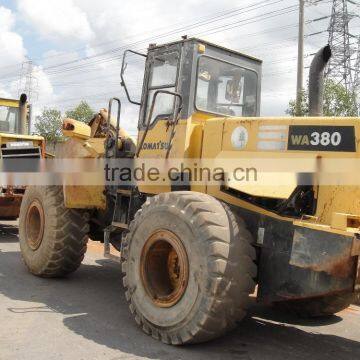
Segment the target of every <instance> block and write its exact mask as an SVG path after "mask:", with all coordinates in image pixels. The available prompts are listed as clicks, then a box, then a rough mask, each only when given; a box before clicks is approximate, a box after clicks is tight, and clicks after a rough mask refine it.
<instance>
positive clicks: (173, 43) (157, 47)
mask: <svg viewBox="0 0 360 360" xmlns="http://www.w3.org/2000/svg"><path fill="white" fill-rule="evenodd" d="M187 42H193V43H198V44H204V45H208V46H210V47H213V48H217V49H221V50H223V51H226V52H229V53H232V54H235V55H237V56H241V57H244V58H248V59H251V60H253V61H256V62H258V63H259V64H262V62H263V61H262V60H260V59H258V58H256V57H253V56H251V55H247V54H244V53H242V52H239V51H236V50H232V49H229V48H226V47H224V46H219V45H217V44H214V43H211V42H209V41H206V40H202V39H199V38H195V37H191V38H184V39H182V40H178V41H172V42H169V43H165V44H150V45H149V48H148V49H149V50H154V49H160V48H162V47H167V46H171V45H176V44H183V43H187Z"/></svg>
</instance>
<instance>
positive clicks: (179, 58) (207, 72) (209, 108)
mask: <svg viewBox="0 0 360 360" xmlns="http://www.w3.org/2000/svg"><path fill="white" fill-rule="evenodd" d="M124 62H126V59H124ZM261 64H262V62H261V60H258V59H256V58H253V57H250V56H247V55H244V54H242V53H239V52H236V51H233V50H229V49H226V48H223V47H220V46H217V45H214V44H211V43H209V42H206V41H203V40H199V39H195V38H191V39H183V40H181V41H178V42H173V43H169V44H165V45H156V44H152V45H150V46H149V49H148V53H147V56H146V62H145V73H144V82H143V89H142V95H141V101H138V102H135V101H133V100H131V98H130V99H129V100H130V101H131V102H133V103H137V104H138V105H140V116H139V130H141V129H144V127H146V123H147V120H148V117H149V113H150V110H151V105H152V102H153V98H154V94H155V93H156V92H157V91H165V90H166V91H169V92H173V93H177V94H179V95H180V96H181V98H182V108H181V113H180V118H181V119H188V118H189V117H190V116H192V115H193V114H195V113H202V114H209V115H211V117H216V116H221V117H224V116H246V117H249V116H259V114H260V91H261V89H260V87H261ZM123 83H124V81H123ZM125 86H126V84H125ZM128 95H129V94H128ZM155 102H156V103H155V104H154V109H153V114H152V118H151V119H150V121H149V123H150V127H151V126H154V124H155V123H156V122H157V121H161V120H165V119H169V118H170V117H171V116H172V115H173V114H174V111H175V108H176V106H177V105H178V99H176V98H175V97H174V95H170V94H165V93H159V94H158V96H157V99H156V101H155Z"/></svg>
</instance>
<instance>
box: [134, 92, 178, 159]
mask: <svg viewBox="0 0 360 360" xmlns="http://www.w3.org/2000/svg"><path fill="white" fill-rule="evenodd" d="M159 94H168V95H172V96H174V97H175V98H179V101H180V104H179V105H178V106H177V107H176V103H175V109H174V116H173V120H172V122H171V124H172V125H174V128H175V125H176V124H177V122H178V119H177V118H178V115H179V113H180V111H181V108H182V96H181V95H180V94H179V93H176V92H173V91H168V90H156V91H155V93H154V97H153V98H152V102H151V107H150V111H149V115H148V118H147V121H146V128H145V131H144V134H143V136H142V138H141V141H140V143H139V146H138V149H137V151H136V156H137V157H139V154H140V151H141V149H142V147H143V145H144V142H145V138H146V135H147V133H148V131H149V128H150V123H151V119H152V116H153V113H154V107H155V102H156V98H157V96H158V95H159ZM174 128H173V129H174ZM170 140H172V138H171V137H170ZM169 147H170V144H169ZM168 152H169V150H168ZM167 156H168V153H167Z"/></svg>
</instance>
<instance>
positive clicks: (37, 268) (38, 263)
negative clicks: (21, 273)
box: [19, 186, 89, 277]
mask: <svg viewBox="0 0 360 360" xmlns="http://www.w3.org/2000/svg"><path fill="white" fill-rule="evenodd" d="M88 231H89V226H88V216H87V214H86V212H84V211H81V210H74V209H68V208H66V207H65V205H64V196H63V190H62V187H61V186H30V187H28V188H27V189H26V191H25V195H24V198H23V201H22V204H21V209H20V220H19V237H20V248H21V254H22V257H23V260H24V262H25V264H26V266H27V267H28V269H29V271H30V272H31V273H33V274H35V275H37V276H42V277H61V276H65V275H67V274H69V273H72V272H74V271H75V270H76V269H77V268H78V267H79V266H80V264H81V262H82V260H83V258H84V254H85V252H86V245H87V241H88V236H87V233H88Z"/></svg>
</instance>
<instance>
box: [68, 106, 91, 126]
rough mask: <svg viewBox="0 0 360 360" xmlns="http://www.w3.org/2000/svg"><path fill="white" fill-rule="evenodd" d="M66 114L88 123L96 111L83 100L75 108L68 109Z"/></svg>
mask: <svg viewBox="0 0 360 360" xmlns="http://www.w3.org/2000/svg"><path fill="white" fill-rule="evenodd" d="M65 115H66V117H68V118H71V119H74V120H78V121H81V122H84V123H87V122H89V120H91V118H92V117H93V116H94V111H93V109H92V108H91V107H90V105H89V104H88V103H87V102H86V101H81V102H80V104H79V105H77V106H76V107H75V108H74V109H73V110H68V111H66V112H65Z"/></svg>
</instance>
